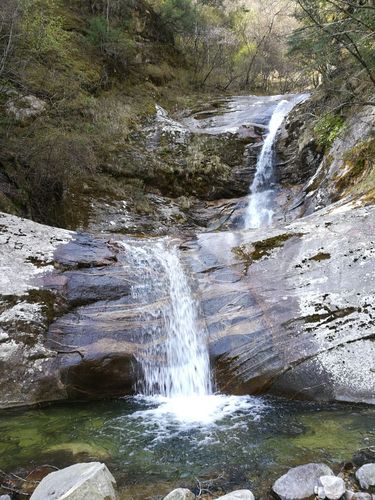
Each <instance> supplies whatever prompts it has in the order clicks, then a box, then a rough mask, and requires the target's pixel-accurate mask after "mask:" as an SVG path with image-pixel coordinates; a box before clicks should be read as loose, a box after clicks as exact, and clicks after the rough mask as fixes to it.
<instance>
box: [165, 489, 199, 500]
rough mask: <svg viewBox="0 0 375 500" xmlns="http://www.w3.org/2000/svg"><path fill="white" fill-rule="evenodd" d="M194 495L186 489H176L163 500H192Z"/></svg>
mask: <svg viewBox="0 0 375 500" xmlns="http://www.w3.org/2000/svg"><path fill="white" fill-rule="evenodd" d="M194 499H195V495H194V493H192V492H191V491H190V490H188V489H186V488H178V489H176V490H173V491H171V492H170V493H169V494H168V495H167V496H166V497H164V500H194Z"/></svg>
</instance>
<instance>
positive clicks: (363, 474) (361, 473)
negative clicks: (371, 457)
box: [355, 463, 375, 490]
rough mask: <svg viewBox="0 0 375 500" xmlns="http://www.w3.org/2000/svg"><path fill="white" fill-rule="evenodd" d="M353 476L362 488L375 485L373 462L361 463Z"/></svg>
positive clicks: (366, 488) (365, 488)
mask: <svg viewBox="0 0 375 500" xmlns="http://www.w3.org/2000/svg"><path fill="white" fill-rule="evenodd" d="M355 476H356V478H357V479H358V481H359V484H360V485H361V488H363V489H364V490H368V489H369V488H370V487H371V486H375V463H373V464H365V465H362V467H360V468H359V469H358V470H357V472H356V473H355Z"/></svg>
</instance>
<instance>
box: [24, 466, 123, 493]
mask: <svg viewBox="0 0 375 500" xmlns="http://www.w3.org/2000/svg"><path fill="white" fill-rule="evenodd" d="M115 487H116V481H115V479H114V477H113V476H112V474H111V473H110V472H109V470H108V469H107V467H106V466H105V465H104V464H101V463H99V462H91V463H83V464H75V465H71V466H70V467H66V468H65V469H62V470H59V471H57V472H51V474H48V476H46V477H45V478H44V479H42V481H41V482H40V484H39V485H38V486H37V488H36V489H35V491H34V493H33V494H32V495H31V500H59V499H61V500H62V499H64V500H65V499H66V500H87V499H90V500H117V494H116V491H115Z"/></svg>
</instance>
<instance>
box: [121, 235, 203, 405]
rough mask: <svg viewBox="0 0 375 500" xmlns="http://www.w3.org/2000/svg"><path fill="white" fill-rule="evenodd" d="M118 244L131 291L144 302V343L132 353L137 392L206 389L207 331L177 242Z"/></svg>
mask: <svg viewBox="0 0 375 500" xmlns="http://www.w3.org/2000/svg"><path fill="white" fill-rule="evenodd" d="M123 246H124V247H125V249H126V250H127V261H128V263H129V265H130V266H132V268H133V269H134V270H135V272H136V273H137V274H138V276H137V282H136V283H135V284H134V285H133V286H132V296H133V299H135V300H136V301H137V302H138V303H140V304H141V307H142V308H143V312H142V318H141V321H142V323H143V325H144V334H143V336H144V343H145V348H144V349H143V350H141V351H140V352H139V353H138V354H137V360H138V362H139V363H140V365H141V367H142V371H143V375H144V380H143V382H142V387H141V392H142V393H143V394H144V395H146V396H155V395H158V396H165V397H168V398H178V397H192V396H205V395H209V394H211V392H212V386H211V378H210V363H209V355H208V349H207V338H206V332H205V330H204V329H202V328H200V327H199V321H198V319H199V318H198V305H197V303H196V301H195V300H194V298H193V294H192V290H191V287H190V285H189V281H188V278H187V276H186V274H185V272H184V269H183V266H182V264H181V261H180V258H179V255H178V250H177V248H176V247H170V245H168V241H167V240H156V241H155V240H154V241H153V240H148V241H147V242H145V241H144V242H141V243H136V242H134V243H132V244H129V243H124V244H123Z"/></svg>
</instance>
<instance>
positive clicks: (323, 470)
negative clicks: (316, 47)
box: [272, 464, 333, 500]
mask: <svg viewBox="0 0 375 500" xmlns="http://www.w3.org/2000/svg"><path fill="white" fill-rule="evenodd" d="M321 476H333V472H332V470H331V469H330V468H329V467H328V466H327V465H324V464H307V465H300V466H299V467H294V468H293V469H290V470H289V471H288V472H287V473H286V474H284V476H281V477H280V478H279V479H278V480H277V481H276V482H275V483H274V485H273V486H272V490H273V492H274V493H275V494H276V495H277V496H278V497H279V498H281V500H302V499H305V498H309V497H311V496H312V495H314V493H315V486H316V485H317V484H318V482H319V478H320V477H321Z"/></svg>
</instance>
